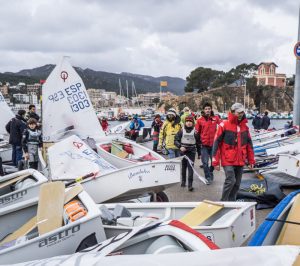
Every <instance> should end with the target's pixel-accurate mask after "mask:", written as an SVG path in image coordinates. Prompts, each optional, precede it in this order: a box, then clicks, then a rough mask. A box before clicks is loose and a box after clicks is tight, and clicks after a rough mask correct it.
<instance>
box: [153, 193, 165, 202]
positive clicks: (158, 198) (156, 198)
mask: <svg viewBox="0 0 300 266" xmlns="http://www.w3.org/2000/svg"><path fill="white" fill-rule="evenodd" d="M150 201H151V202H169V197H168V196H167V194H166V193H165V192H163V191H160V192H158V193H153V194H152V195H151V198H150Z"/></svg>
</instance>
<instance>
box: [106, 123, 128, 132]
mask: <svg viewBox="0 0 300 266" xmlns="http://www.w3.org/2000/svg"><path fill="white" fill-rule="evenodd" d="M130 123H131V121H127V122H124V123H122V124H120V125H116V126H114V127H112V128H110V129H109V130H108V133H109V134H121V133H123V134H124V133H125V132H126V130H129V125H130Z"/></svg>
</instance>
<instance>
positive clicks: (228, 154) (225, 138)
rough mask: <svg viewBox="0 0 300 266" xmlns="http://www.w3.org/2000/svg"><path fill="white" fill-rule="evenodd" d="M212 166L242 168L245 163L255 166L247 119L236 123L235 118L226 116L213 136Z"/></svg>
mask: <svg viewBox="0 0 300 266" xmlns="http://www.w3.org/2000/svg"><path fill="white" fill-rule="evenodd" d="M212 154H213V160H212V164H213V166H217V165H220V160H221V164H222V166H243V165H245V163H246V162H248V163H249V164H255V159H254V152H253V146H252V140H251V136H250V133H249V128H248V126H247V119H246V118H243V119H242V121H240V122H239V121H238V118H237V116H235V115H233V114H232V113H229V114H228V120H227V121H224V122H222V123H221V124H220V125H219V127H218V129H217V133H216V135H215V140H214V144H213V150H212Z"/></svg>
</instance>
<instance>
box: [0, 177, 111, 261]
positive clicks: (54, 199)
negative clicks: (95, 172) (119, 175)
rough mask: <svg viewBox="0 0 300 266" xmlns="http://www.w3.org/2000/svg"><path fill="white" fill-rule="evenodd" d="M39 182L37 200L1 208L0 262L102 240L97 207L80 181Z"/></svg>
mask: <svg viewBox="0 0 300 266" xmlns="http://www.w3.org/2000/svg"><path fill="white" fill-rule="evenodd" d="M64 191H65V186H64V184H63V183H62V182H52V183H47V184H43V185H42V186H41V190H40V194H39V200H37V199H36V198H33V199H30V200H26V201H23V202H20V203H17V204H14V205H13V206H9V207H5V208H2V209H0V228H1V231H0V262H1V264H12V263H18V262H25V261H29V260H36V259H43V258H49V257H53V256H58V255H65V254H72V253H74V252H76V251H79V250H81V249H84V248H86V247H88V246H91V245H95V244H96V243H98V242H101V241H103V240H105V239H106V238H105V233H104V230H103V226H102V222H101V218H100V211H99V209H98V208H97V206H96V205H95V203H94V202H93V200H92V199H91V198H90V196H89V195H88V194H87V193H86V192H84V191H83V190H82V187H80V186H79V185H78V186H76V187H73V188H71V189H69V190H67V191H66V193H64Z"/></svg>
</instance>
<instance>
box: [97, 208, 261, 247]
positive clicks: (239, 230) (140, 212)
mask: <svg viewBox="0 0 300 266" xmlns="http://www.w3.org/2000/svg"><path fill="white" fill-rule="evenodd" d="M199 203H200V202H165V203H122V204H121V205H122V206H124V207H126V208H127V209H128V210H129V211H130V212H131V213H132V217H136V216H139V217H138V218H132V217H121V218H119V219H117V223H119V224H117V225H104V228H105V233H106V236H107V237H108V238H109V237H113V236H117V235H119V234H120V233H124V232H127V231H129V230H131V229H132V228H134V227H135V226H139V225H141V224H143V223H147V222H149V221H151V220H154V221H157V220H158V221H167V220H170V219H178V220H179V219H180V218H182V217H183V216H184V215H185V214H186V213H187V212H189V211H190V210H192V209H193V208H195V207H196V206H198V204H199ZM222 203H223V204H224V208H223V209H222V210H221V211H219V212H218V213H217V214H215V215H213V216H212V217H210V218H209V219H208V220H206V221H205V222H204V223H202V224H201V225H199V226H195V227H192V228H193V229H195V230H197V231H198V232H200V233H201V234H203V235H205V236H206V237H207V238H208V239H209V240H211V241H212V242H214V243H215V244H216V245H217V246H219V247H220V248H230V247H239V246H241V245H242V244H243V243H244V242H245V241H246V240H247V239H248V238H249V237H250V235H251V234H252V233H253V232H254V230H255V204H256V203H253V202H222ZM101 206H102V205H101V204H100V205H99V208H100V207H101ZM105 206H106V207H107V208H108V209H109V210H111V211H112V210H113V209H114V208H115V207H116V204H105ZM100 211H101V209H100Z"/></svg>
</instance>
